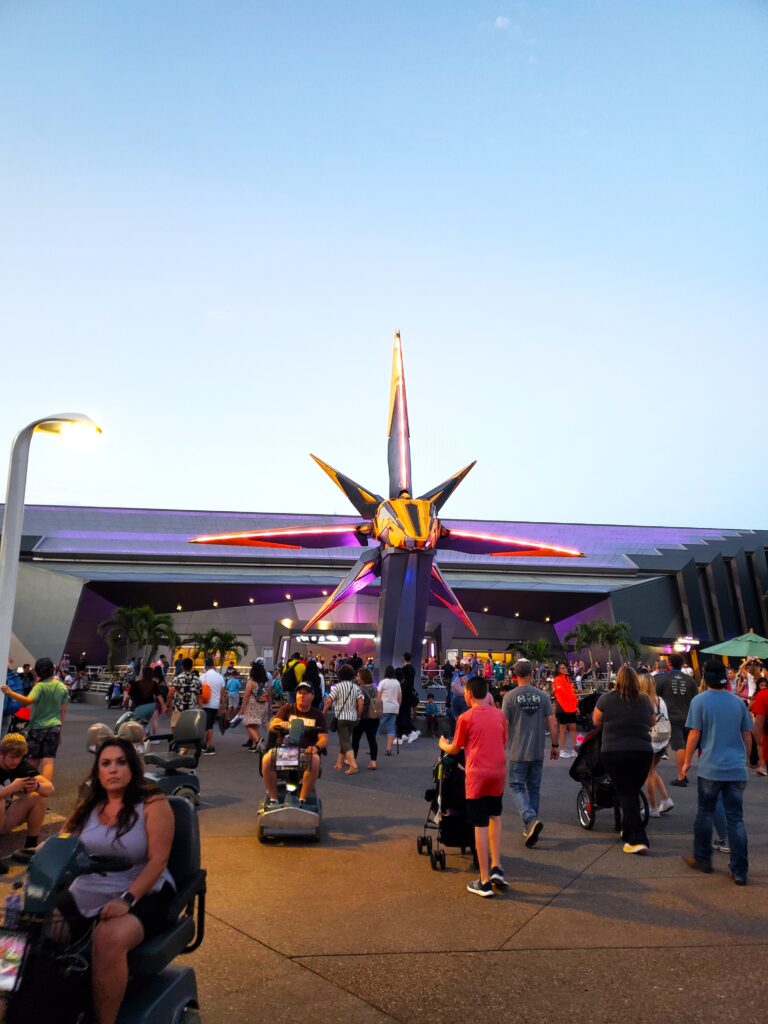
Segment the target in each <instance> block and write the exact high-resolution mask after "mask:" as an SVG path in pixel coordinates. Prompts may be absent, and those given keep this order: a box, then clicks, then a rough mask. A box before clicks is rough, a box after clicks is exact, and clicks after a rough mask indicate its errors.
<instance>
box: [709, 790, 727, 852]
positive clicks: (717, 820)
mask: <svg viewBox="0 0 768 1024" xmlns="http://www.w3.org/2000/svg"><path fill="white" fill-rule="evenodd" d="M712 824H713V825H714V826H715V832H716V834H717V838H718V839H720V840H722V842H724V843H727V842H728V825H727V824H726V821H725V808H724V807H723V794H722V792H720V793H718V794H717V803H716V804H715V809H714V811H713V812H712Z"/></svg>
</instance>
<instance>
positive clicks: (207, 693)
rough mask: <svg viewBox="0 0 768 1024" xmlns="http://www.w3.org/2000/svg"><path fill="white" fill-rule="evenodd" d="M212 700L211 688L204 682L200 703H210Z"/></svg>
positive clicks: (201, 687)
mask: <svg viewBox="0 0 768 1024" xmlns="http://www.w3.org/2000/svg"><path fill="white" fill-rule="evenodd" d="M210 702H211V688H210V686H209V685H208V683H202V684H201V686H200V703H201V704H210Z"/></svg>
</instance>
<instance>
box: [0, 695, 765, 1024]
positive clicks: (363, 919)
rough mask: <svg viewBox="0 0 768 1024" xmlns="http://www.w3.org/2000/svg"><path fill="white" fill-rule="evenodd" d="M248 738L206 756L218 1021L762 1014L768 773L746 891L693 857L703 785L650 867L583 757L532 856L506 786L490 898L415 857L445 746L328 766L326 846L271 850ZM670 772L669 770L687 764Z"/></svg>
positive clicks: (206, 851) (657, 827)
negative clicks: (590, 785) (621, 838)
mask: <svg viewBox="0 0 768 1024" xmlns="http://www.w3.org/2000/svg"><path fill="white" fill-rule="evenodd" d="M71 715H72V720H71V721H70V723H69V724H68V727H67V733H66V739H65V746H64V749H63V751H62V757H61V762H60V765H59V776H58V780H59V787H58V791H57V795H56V797H54V799H53V800H52V802H51V808H52V810H53V811H54V813H55V812H57V811H60V812H61V813H65V812H66V811H67V810H68V809H69V807H70V806H71V803H72V801H73V799H74V795H75V787H76V782H77V779H78V776H79V775H81V774H82V773H83V772H84V770H85V769H86V767H87V764H88V755H87V754H86V753H85V750H84V743H83V741H82V740H81V739H80V737H81V736H84V733H85V724H86V722H90V721H93V720H95V719H96V718H99V719H101V720H106V721H110V720H112V719H113V718H114V717H116V715H115V713H114V712H109V713H107V712H104V711H99V710H98V709H94V708H90V707H84V708H79V707H78V708H73V709H71ZM244 739H245V736H244V735H243V732H242V729H239V730H236V731H234V732H232V733H229V734H228V735H227V736H225V737H224V738H221V739H217V749H218V753H217V754H216V756H215V757H207V758H203V759H202V763H201V787H202V794H203V805H202V806H201V809H200V824H201V827H202V834H203V856H204V866H205V867H206V868H207V869H208V878H209V885H208V916H207V929H206V939H205V942H204V944H203V946H202V948H201V949H200V950H199V951H198V952H197V953H195V954H193V956H192V957H191V958H190V960H191V961H192V962H193V963H194V966H195V968H196V970H197V973H198V984H199V987H200V993H201V999H202V1009H203V1019H204V1021H205V1024H225V1022H239V1021H243V1022H245V1021H250V1020H252V1019H260V1020H269V1021H273V1022H276V1024H277V1022H283V1021H285V1022H286V1024H287V1022H290V1024H296V1022H297V1021H299V1020H307V1019H310V1020H312V1021H317V1022H325V1021H328V1022H331V1021H334V1022H338V1021H346V1020H349V1021H355V1022H358V1021H359V1022H384V1021H393V1020H396V1021H404V1022H419V1024H421V1022H424V1024H427V1022H430V1024H432V1022H434V1021H435V1020H447V1021H451V1024H465V1022H466V1024H470V1022H471V1024H476V1021H477V1018H478V1015H479V1014H482V1015H483V1017H484V1019H488V1020H496V1021H501V1022H507V1021H509V1022H513V1021H514V1022H518V1021H521V1020H522V1021H525V1022H529V1024H535V1022H539V1021H547V1022H552V1021H561V1020H564V1019H581V1018H583V1019H587V1020H589V1021H591V1022H594V1024H602V1022H605V1024H609V1022H610V1024H614V1022H617V1021H619V1022H626V1024H630V1022H635V1021H637V1022H639V1021H647V1020H649V1019H653V1018H656V1019H659V1018H664V1019H669V1020H674V1021H675V1024H684V1022H686V1024H687V1022H691V1024H693V1022H697V1024H708V1022H713V1024H714V1022H718V1024H721V1022H722V1021H723V1019H724V1018H726V1017H727V1018H736V1019H738V1020H739V1024H751V1022H753V1021H754V1022H758V1021H759V1022H760V1024H762V1022H763V1021H764V1019H765V1005H766V989H765V983H764V977H765V972H764V970H763V969H762V964H763V963H764V957H765V956H766V954H768V821H767V820H766V806H767V805H768V780H766V779H756V778H754V776H753V777H752V778H751V780H750V784H749V786H748V787H747V794H746V820H747V828H748V832H749V837H750V845H751V851H750V861H751V865H752V867H751V874H750V884H749V885H748V886H747V887H746V888H743V889H741V888H738V887H736V886H735V885H734V884H733V883H732V882H731V881H730V880H729V879H728V876H727V856H724V855H722V854H715V857H716V860H715V864H716V873H715V874H714V875H711V876H702V875H699V874H696V873H694V872H692V871H690V870H689V869H688V868H687V867H686V866H685V865H684V864H683V863H682V861H681V859H680V856H681V854H683V853H688V852H690V846H691V840H690V836H691V826H692V821H693V814H694V807H695V800H696V788H695V783H694V785H692V786H689V788H688V789H685V790H679V789H677V790H672V791H671V792H672V793H673V797H674V799H675V801H676V806H675V808H674V810H673V811H672V812H670V813H669V814H668V815H665V816H664V817H663V818H661V819H658V820H655V819H654V820H652V821H651V822H650V826H649V832H650V837H651V843H652V850H651V854H650V856H648V857H631V856H627V855H625V854H624V853H623V852H622V850H621V847H620V845H619V844H618V843H617V841H616V838H615V836H614V833H613V831H612V827H613V823H612V813H611V812H610V811H603V812H600V813H599V814H598V818H597V823H596V825H595V828H594V830H593V831H591V832H585V831H584V830H583V829H582V828H581V827H580V826H579V825H578V822H577V818H576V808H575V801H576V792H577V788H578V787H577V785H576V783H574V782H573V781H572V780H571V779H570V778H569V777H568V766H569V764H570V762H569V761H558V762H551V763H550V762H547V763H546V765H545V772H544V785H543V797H542V812H543V818H544V820H545V822H546V827H545V830H544V832H543V833H542V836H541V839H540V841H539V843H538V845H537V846H536V848H535V849H533V850H527V849H526V848H525V847H524V846H523V843H522V837H521V834H520V833H521V827H520V825H519V819H518V818H517V816H516V814H515V812H514V809H513V805H512V800H511V797H510V796H509V794H507V798H506V805H507V806H506V810H505V815H504V828H505V835H504V839H503V850H504V866H505V870H506V872H507V877H508V878H509V880H510V881H511V883H512V887H511V889H510V890H509V891H508V893H507V894H506V895H504V896H501V897H496V898H494V899H493V900H481V899H478V898H477V897H473V896H471V895H470V894H469V893H467V892H466V889H465V886H466V882H467V881H468V880H469V879H471V878H473V877H474V873H473V871H472V868H471V864H470V862H469V858H462V857H461V856H459V855H458V854H456V853H453V852H450V853H449V855H448V870H447V871H445V872H444V873H441V872H433V871H432V870H431V869H430V866H429V861H428V859H427V858H426V857H419V856H418V855H417V853H416V836H417V835H418V834H419V832H420V829H421V826H422V823H423V820H424V815H425V812H426V807H427V805H426V803H425V801H424V799H423V793H424V789H425V788H426V787H427V786H428V785H429V784H430V778H431V766H432V764H433V762H434V760H435V757H436V744H435V743H434V741H428V740H426V739H420V740H418V741H417V742H416V743H414V744H412V745H410V746H407V747H405V748H404V749H403V751H402V753H401V754H400V756H399V757H396V756H393V757H391V758H385V757H382V758H381V759H380V761H379V764H380V766H381V767H380V770H379V771H378V772H375V773H374V772H368V771H365V770H364V766H365V764H367V758H365V757H361V767H362V768H363V770H361V772H360V773H359V774H358V775H356V776H354V777H353V778H349V779H347V778H340V777H339V776H338V775H337V774H336V773H335V772H334V771H333V770H332V767H331V766H332V765H333V758H332V757H329V758H328V759H327V760H326V761H325V762H324V763H325V765H326V767H325V769H324V776H323V778H322V780H321V792H322V797H323V803H324V812H325V820H324V835H323V841H322V843H321V844H320V845H318V846H313V845H308V846H307V845H291V846H280V845H277V846H272V845H270V846H261V845H260V844H259V843H258V841H257V839H256V815H255V805H256V800H257V797H258V795H259V794H260V793H261V791H262V790H261V781H260V779H259V778H258V775H257V772H256V760H255V757H254V755H252V754H250V753H248V752H247V751H245V750H243V749H242V748H241V746H240V744H241V743H242V742H243V741H244ZM663 764H664V765H666V768H665V769H664V774H665V775H666V776H668V777H669V776H671V775H672V772H673V769H672V764H671V762H663ZM2 881H3V882H4V881H5V880H2ZM0 884H2V882H0ZM3 895H4V893H3V892H0V897H2V896H3ZM741 947H743V948H741Z"/></svg>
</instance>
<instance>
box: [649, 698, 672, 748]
mask: <svg viewBox="0 0 768 1024" xmlns="http://www.w3.org/2000/svg"><path fill="white" fill-rule="evenodd" d="M671 738H672V726H671V724H670V721H669V719H668V718H667V716H666V715H665V714H663V713H662V711H661V710H660V708H659V705H656V718H655V720H654V723H653V726H652V727H651V743H653V744H654V745H655V744H667V743H669V741H670V739H671Z"/></svg>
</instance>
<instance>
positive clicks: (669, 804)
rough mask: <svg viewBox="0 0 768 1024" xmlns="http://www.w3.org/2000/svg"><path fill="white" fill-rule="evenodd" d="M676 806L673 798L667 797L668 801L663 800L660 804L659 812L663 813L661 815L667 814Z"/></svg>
mask: <svg viewBox="0 0 768 1024" xmlns="http://www.w3.org/2000/svg"><path fill="white" fill-rule="evenodd" d="M674 806H675V801H674V800H672V798H671V797H667V799H666V800H662V801H661V803H660V804H659V811H660V812H661V814H666V813H667V811H671V810H672V808H673V807H674Z"/></svg>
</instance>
